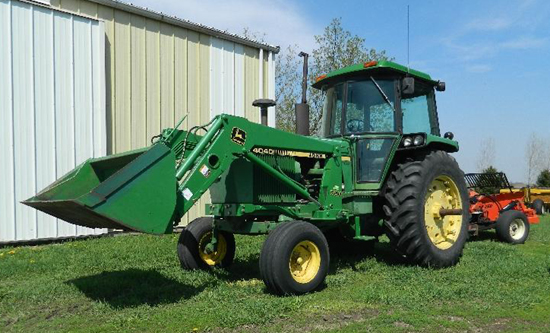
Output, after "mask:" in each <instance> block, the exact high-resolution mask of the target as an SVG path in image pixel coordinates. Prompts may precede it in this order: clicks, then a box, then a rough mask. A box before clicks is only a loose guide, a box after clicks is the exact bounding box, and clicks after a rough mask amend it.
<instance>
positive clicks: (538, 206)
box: [533, 199, 546, 215]
mask: <svg viewBox="0 0 550 333" xmlns="http://www.w3.org/2000/svg"><path fill="white" fill-rule="evenodd" d="M533 209H534V210H535V212H536V213H537V215H543V214H544V213H546V207H545V206H544V201H542V200H541V199H535V200H534V201H533Z"/></svg>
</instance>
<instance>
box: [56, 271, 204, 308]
mask: <svg viewBox="0 0 550 333" xmlns="http://www.w3.org/2000/svg"><path fill="white" fill-rule="evenodd" d="M66 283H68V284H72V285H74V286H76V287H77V288H78V289H79V290H80V291H81V292H82V293H84V295H86V296H87V297H88V298H90V299H92V300H94V301H100V302H106V303H108V304H109V305H111V306H112V307H114V308H127V307H135V306H139V305H143V304H147V305H150V306H155V305H160V304H168V303H175V302H178V301H179V300H180V299H182V298H190V297H193V296H194V295H196V294H198V293H200V292H201V291H203V290H204V288H205V287H206V286H202V287H194V286H188V285H185V284H182V283H180V282H178V281H176V280H173V279H170V278H167V277H165V276H163V275H162V274H160V273H159V272H157V271H154V270H141V269H127V270H123V271H114V272H103V273H100V274H95V275H90V276H85V277H81V278H78V279H74V280H69V281H67V282H66Z"/></svg>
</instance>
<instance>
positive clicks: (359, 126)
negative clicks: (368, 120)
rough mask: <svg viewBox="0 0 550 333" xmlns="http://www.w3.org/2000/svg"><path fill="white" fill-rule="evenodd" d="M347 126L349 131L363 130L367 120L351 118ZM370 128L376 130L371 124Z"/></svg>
mask: <svg viewBox="0 0 550 333" xmlns="http://www.w3.org/2000/svg"><path fill="white" fill-rule="evenodd" d="M346 126H347V128H348V131H349V132H363V131H364V130H365V129H364V128H365V122H364V121H363V120H361V119H350V120H348V122H347V124H346ZM369 130H370V131H374V128H372V126H371V125H369Z"/></svg>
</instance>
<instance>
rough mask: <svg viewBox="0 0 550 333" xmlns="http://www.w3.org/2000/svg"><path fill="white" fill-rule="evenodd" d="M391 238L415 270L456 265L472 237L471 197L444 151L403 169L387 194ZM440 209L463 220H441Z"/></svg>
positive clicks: (405, 164)
mask: <svg viewBox="0 0 550 333" xmlns="http://www.w3.org/2000/svg"><path fill="white" fill-rule="evenodd" d="M384 198H385V201H386V204H385V205H384V207H383V209H384V213H385V214H386V222H385V224H386V227H387V230H388V231H387V235H388V237H389V238H390V240H391V242H392V244H393V246H394V247H395V248H396V250H397V251H398V252H400V253H401V254H403V255H405V257H406V258H407V259H408V260H409V261H411V262H412V263H414V264H418V265H421V266H431V267H447V266H452V265H454V264H456V263H457V262H458V260H459V259H460V256H461V255H462V250H463V248H464V244H465V242H466V239H467V237H468V220H469V212H468V192H467V189H466V182H465V181H464V174H463V172H462V171H461V170H460V168H459V166H458V164H457V162H456V160H455V159H454V158H452V157H451V156H450V155H448V154H447V153H446V152H443V151H433V152H430V153H429V154H427V155H425V156H423V158H421V159H409V160H406V161H405V162H403V163H400V164H399V165H398V167H397V169H396V170H395V171H394V172H392V173H391V175H390V176H389V178H388V180H387V182H386V187H385V190H384ZM441 209H453V210H460V211H461V213H462V214H461V215H447V216H441V215H439V213H440V212H441Z"/></svg>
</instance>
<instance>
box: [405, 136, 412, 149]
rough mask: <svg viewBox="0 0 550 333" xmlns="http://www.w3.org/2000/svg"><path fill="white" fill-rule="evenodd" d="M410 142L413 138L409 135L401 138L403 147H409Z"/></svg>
mask: <svg viewBox="0 0 550 333" xmlns="http://www.w3.org/2000/svg"><path fill="white" fill-rule="evenodd" d="M412 143H413V139H412V138H411V137H410V136H408V137H406V138H405V139H403V147H410V146H411V145H412Z"/></svg>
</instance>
